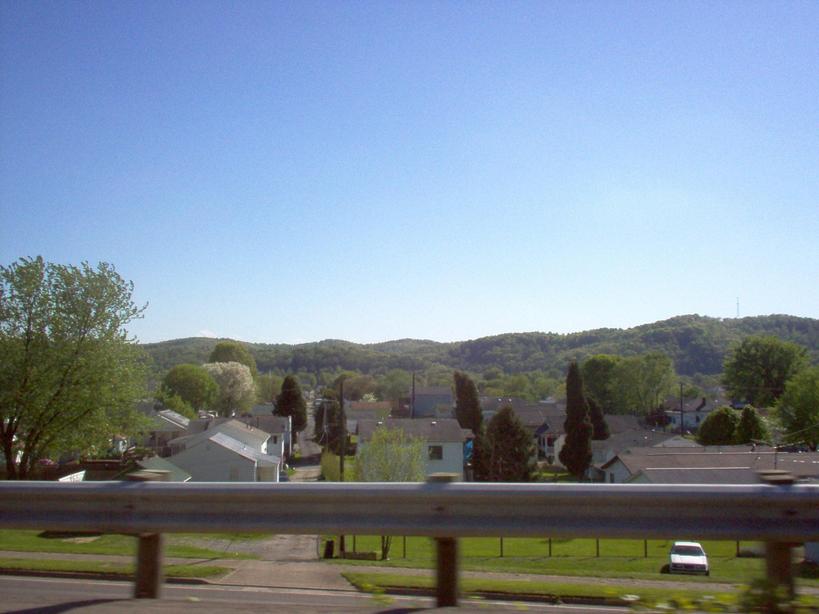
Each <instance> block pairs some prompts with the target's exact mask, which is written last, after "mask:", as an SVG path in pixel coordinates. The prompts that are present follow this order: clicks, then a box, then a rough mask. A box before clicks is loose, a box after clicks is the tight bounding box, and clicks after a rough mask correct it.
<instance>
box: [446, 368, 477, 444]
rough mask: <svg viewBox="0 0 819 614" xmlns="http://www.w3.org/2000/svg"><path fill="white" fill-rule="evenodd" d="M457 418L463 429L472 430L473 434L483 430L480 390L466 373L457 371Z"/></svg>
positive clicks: (455, 378)
mask: <svg viewBox="0 0 819 614" xmlns="http://www.w3.org/2000/svg"><path fill="white" fill-rule="evenodd" d="M453 377H454V380H455V417H456V418H457V419H458V424H460V425H461V428H464V429H472V432H473V433H478V432H480V430H481V421H482V420H483V416H482V415H481V402H480V399H479V398H478V389H477V387H476V386H475V382H473V381H472V378H470V377H469V376H468V375H467V374H466V373H463V372H461V371H455V373H454V375H453Z"/></svg>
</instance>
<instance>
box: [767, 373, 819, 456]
mask: <svg viewBox="0 0 819 614" xmlns="http://www.w3.org/2000/svg"><path fill="white" fill-rule="evenodd" d="M776 414H777V418H778V419H779V422H780V423H781V424H782V427H783V428H784V429H785V437H786V439H787V440H788V441H794V442H799V441H804V442H806V443H807V444H808V445H809V446H810V449H811V450H814V451H815V450H816V447H817V444H819V367H811V368H808V369H804V370H802V371H800V372H799V373H798V374H797V375H795V376H794V377H793V378H792V379H791V380H790V381H788V383H787V384H786V385H785V392H784V393H783V394H782V396H781V397H780V398H779V401H778V402H777V405H776Z"/></svg>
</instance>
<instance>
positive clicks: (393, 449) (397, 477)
mask: <svg viewBox="0 0 819 614" xmlns="http://www.w3.org/2000/svg"><path fill="white" fill-rule="evenodd" d="M423 450H424V442H423V441H422V440H420V439H418V438H417V437H410V436H408V435H407V434H406V433H404V431H403V430H401V429H388V428H386V427H384V426H380V427H378V428H377V429H376V430H375V431H374V432H373V434H372V437H370V440H369V441H368V442H367V443H366V444H362V443H359V445H358V453H357V454H356V463H355V479H356V480H357V481H359V482H421V481H423V479H424V474H425V463H424V453H423ZM391 544H392V536H389V535H384V536H382V537H381V559H382V560H384V559H387V558H389V556H390V545H391Z"/></svg>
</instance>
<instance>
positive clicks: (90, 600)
mask: <svg viewBox="0 0 819 614" xmlns="http://www.w3.org/2000/svg"><path fill="white" fill-rule="evenodd" d="M131 591H132V586H131V584H129V583H125V582H100V581H87V580H62V579H55V578H20V577H16V578H15V577H10V576H0V595H2V596H3V599H2V602H0V612H6V613H12V612H14V613H16V614H29V613H30V614H34V613H35V612H37V613H39V614H58V613H61V612H69V611H70V612H93V613H95V614H119V613H120V612H197V613H198V614H202V613H211V612H218V613H222V612H225V611H226V610H230V611H231V612H258V611H259V610H274V609H277V610H282V611H286V612H307V613H310V612H385V613H386V612H389V613H390V614H398V613H400V612H412V611H418V610H426V611H430V612H435V611H443V610H439V609H437V608H434V607H433V606H434V603H433V601H432V600H431V599H428V598H425V597H387V598H384V597H380V598H379V597H372V596H370V595H362V594H360V593H356V592H352V591H332V590H303V589H302V590H282V589H276V590H273V589H262V588H230V587H228V588H226V587H201V586H178V585H173V586H166V587H165V589H164V592H163V598H162V599H139V600H135V599H131V598H130V595H131ZM461 606H462V607H461V608H460V611H464V612H473V611H474V612H478V611H480V612H486V611H488V610H491V611H520V610H521V609H522V608H525V609H526V610H531V611H535V612H553V613H561V614H581V613H582V612H599V613H600V614H609V613H611V614H614V613H617V614H620V613H621V612H624V611H626V610H625V609H624V608H613V607H591V606H553V605H546V604H537V603H535V604H525V606H524V605H522V604H521V603H515V602H507V601H481V602H474V601H472V602H470V601H464V602H462V604H461Z"/></svg>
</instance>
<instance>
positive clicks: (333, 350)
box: [143, 315, 819, 377]
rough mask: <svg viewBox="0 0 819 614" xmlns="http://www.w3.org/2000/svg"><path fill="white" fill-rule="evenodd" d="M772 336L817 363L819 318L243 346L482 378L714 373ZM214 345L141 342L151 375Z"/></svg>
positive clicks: (314, 367) (692, 320) (295, 356)
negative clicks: (748, 344)
mask: <svg viewBox="0 0 819 614" xmlns="http://www.w3.org/2000/svg"><path fill="white" fill-rule="evenodd" d="M762 334H768V335H775V336H777V337H780V338H781V339H785V340H788V341H794V342H796V343H799V344H800V345H803V346H805V347H807V348H808V350H809V352H810V354H811V358H812V360H813V362H819V320H816V319H813V318H799V317H795V316H787V315H770V316H756V317H749V318H739V319H725V320H722V319H718V318H708V317H703V316H698V315H686V316H677V317H674V318H671V319H668V320H663V321H660V322H654V323H653V324H644V325H642V326H636V327H634V328H629V329H613V328H601V329H597V330H590V331H585V332H580V333H571V334H566V335H559V334H555V333H508V334H503V335H496V336H492V337H483V338H481V339H474V340H471V341H460V342H453V343H438V342H435V341H425V340H417V339H402V340H398V341H388V342H385V343H376V344H357V343H350V342H348V341H339V340H326V341H319V342H317V343H305V344H300V345H285V344H275V345H273V344H264V343H250V344H248V348H249V349H250V351H251V353H252V354H253V355H254V357H255V358H256V362H257V364H258V367H259V371H260V372H262V373H264V372H267V371H275V372H280V373H286V372H299V371H306V372H310V373H318V372H319V371H334V370H338V369H348V370H352V371H360V372H363V373H370V374H379V373H384V372H386V371H388V370H390V369H396V368H398V369H407V370H419V371H420V370H423V369H426V368H428V367H430V366H432V365H435V364H438V365H443V366H445V367H449V368H453V369H464V370H467V371H472V372H476V373H482V372H484V371H486V370H488V369H491V368H497V369H500V370H501V371H503V372H505V373H519V372H526V371H545V372H546V373H548V374H550V375H552V376H554V377H562V374H563V373H564V370H565V367H566V364H567V363H568V362H569V361H570V360H572V359H583V358H585V357H586V356H590V355H592V354H600V353H604V354H619V355H633V354H640V353H644V352H649V351H661V352H665V353H666V354H668V355H669V356H670V357H671V358H672V359H673V360H674V365H675V367H676V370H677V372H678V373H680V374H683V375H694V374H696V373H702V374H716V373H719V372H721V371H722V363H723V359H724V357H725V353H726V351H727V350H728V349H729V348H730V347H731V345H732V344H733V343H735V342H737V341H739V340H740V339H742V338H743V337H745V336H748V335H762ZM216 341H217V340H216V339H207V338H200V337H197V338H189V339H175V340H173V341H164V342H162V343H151V344H146V345H144V346H143V347H144V348H145V350H147V352H148V354H149V355H150V356H151V357H152V358H153V361H154V369H155V371H156V372H157V373H162V372H164V371H166V370H167V369H169V368H170V367H172V366H173V365H176V364H180V363H184V362H193V363H202V362H205V361H206V360H207V358H208V355H209V354H210V352H211V350H212V349H213V347H214V345H215V344H216Z"/></svg>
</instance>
